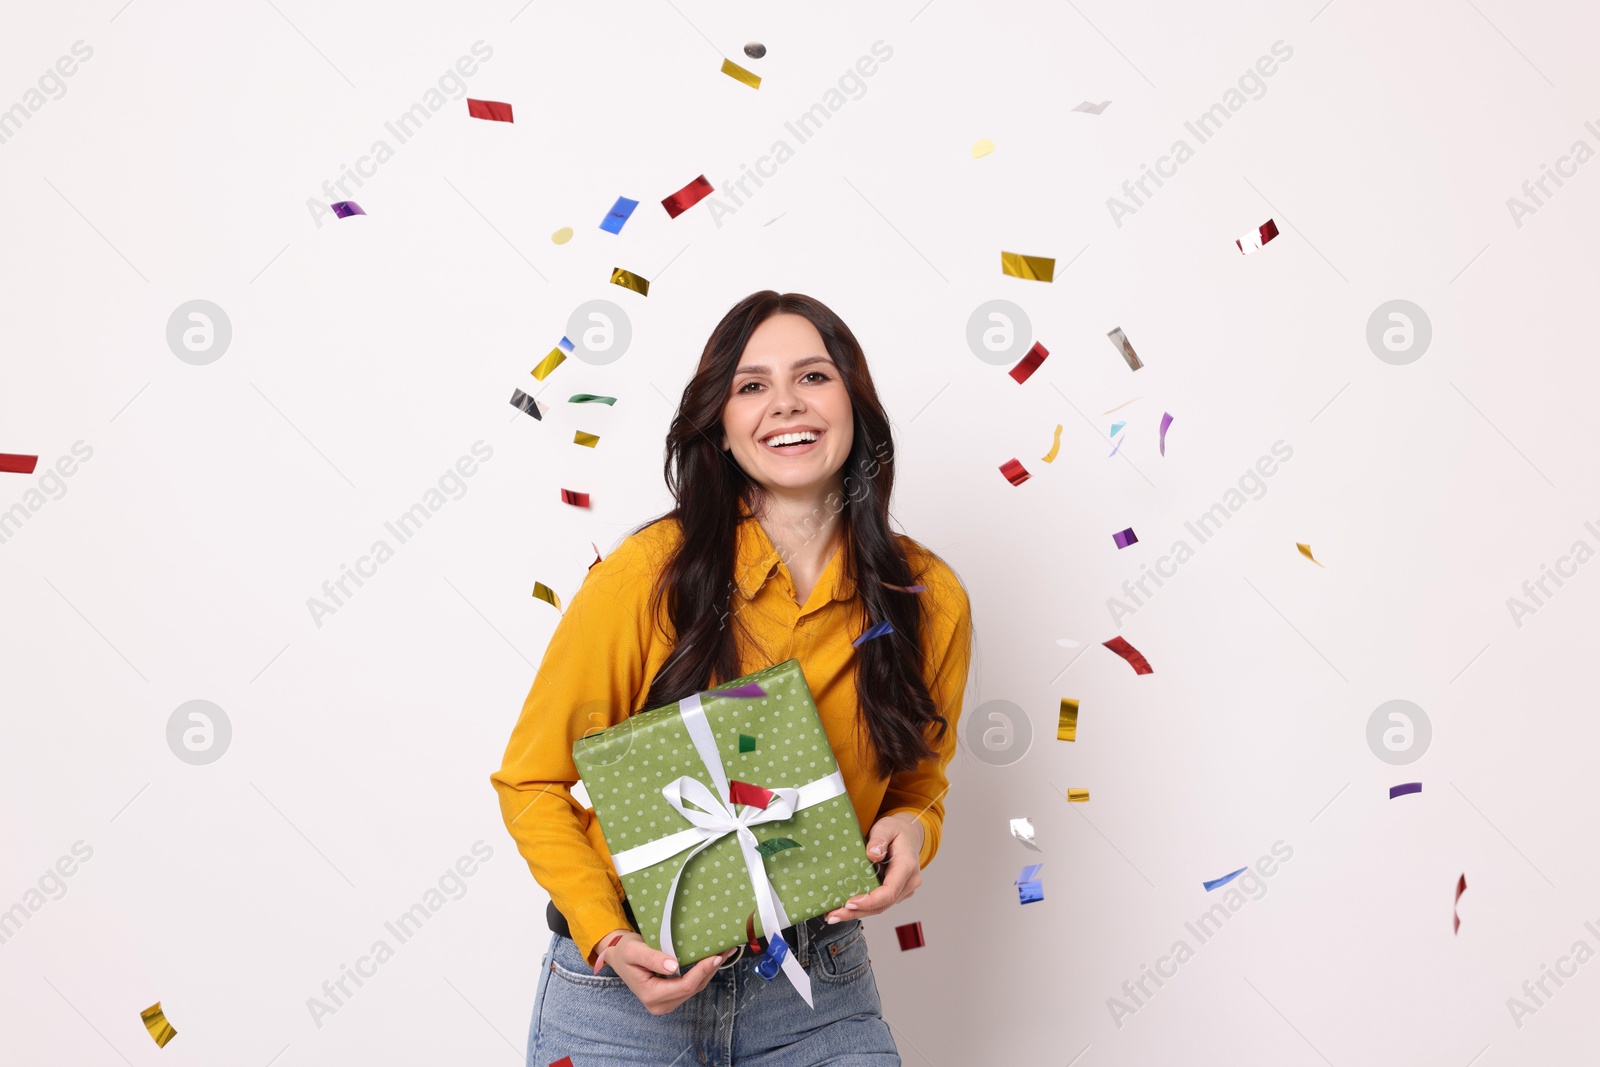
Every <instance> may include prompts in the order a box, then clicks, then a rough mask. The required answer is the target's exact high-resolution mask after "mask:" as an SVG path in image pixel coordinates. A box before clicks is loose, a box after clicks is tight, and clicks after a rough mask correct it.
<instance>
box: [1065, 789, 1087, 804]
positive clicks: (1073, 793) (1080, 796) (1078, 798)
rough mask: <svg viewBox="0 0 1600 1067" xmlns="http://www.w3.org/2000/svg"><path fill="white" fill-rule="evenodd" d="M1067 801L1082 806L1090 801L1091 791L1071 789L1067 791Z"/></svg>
mask: <svg viewBox="0 0 1600 1067" xmlns="http://www.w3.org/2000/svg"><path fill="white" fill-rule="evenodd" d="M1067 799H1068V800H1070V801H1071V802H1072V803H1074V804H1081V803H1083V802H1084V801H1087V800H1088V799H1089V791H1088V790H1087V789H1069V790H1067Z"/></svg>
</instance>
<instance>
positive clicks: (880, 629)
mask: <svg viewBox="0 0 1600 1067" xmlns="http://www.w3.org/2000/svg"><path fill="white" fill-rule="evenodd" d="M892 633H894V626H893V625H891V624H890V622H889V620H888V619H885V620H883V621H882V622H880V623H877V624H876V625H874V626H873V627H872V628H870V629H869V630H867V631H866V632H865V633H863V634H862V635H861V636H860V637H858V638H856V639H855V640H854V641H851V642H850V644H851V646H852V647H855V648H859V647H861V645H862V644H863V643H865V642H867V641H871V640H872V639H873V638H874V637H882V636H883V635H884V634H892Z"/></svg>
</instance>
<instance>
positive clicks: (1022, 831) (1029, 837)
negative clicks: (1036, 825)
mask: <svg viewBox="0 0 1600 1067" xmlns="http://www.w3.org/2000/svg"><path fill="white" fill-rule="evenodd" d="M1011 836H1012V837H1014V838H1016V839H1017V840H1018V841H1021V842H1022V843H1023V844H1024V845H1026V846H1028V847H1029V848H1031V849H1033V851H1035V852H1042V851H1043V849H1041V848H1040V847H1039V846H1038V845H1036V844H1034V843H1033V820H1032V819H1012V820H1011Z"/></svg>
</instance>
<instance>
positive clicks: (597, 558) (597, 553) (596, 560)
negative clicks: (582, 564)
mask: <svg viewBox="0 0 1600 1067" xmlns="http://www.w3.org/2000/svg"><path fill="white" fill-rule="evenodd" d="M589 547H590V548H592V549H594V563H599V562H600V546H599V545H597V544H595V543H594V542H593V541H590V542H589ZM594 563H591V564H589V568H588V569H589V570H591V571H592V570H594Z"/></svg>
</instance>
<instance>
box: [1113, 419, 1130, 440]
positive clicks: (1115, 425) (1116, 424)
mask: <svg viewBox="0 0 1600 1067" xmlns="http://www.w3.org/2000/svg"><path fill="white" fill-rule="evenodd" d="M1126 425H1128V424H1127V423H1125V422H1113V423H1112V424H1111V436H1112V437H1115V436H1117V432H1118V431H1119V430H1121V429H1122V428H1123V427H1124V426H1126Z"/></svg>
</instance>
